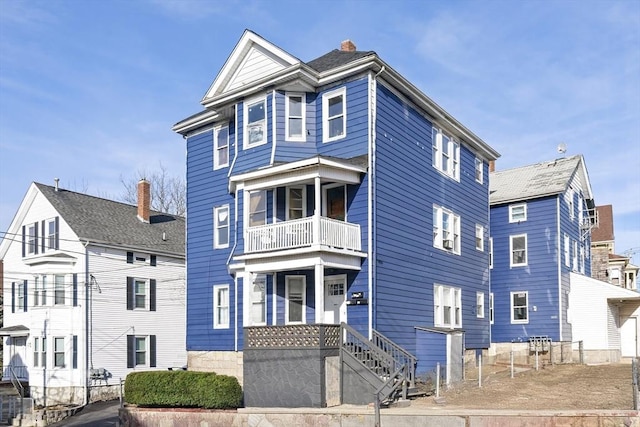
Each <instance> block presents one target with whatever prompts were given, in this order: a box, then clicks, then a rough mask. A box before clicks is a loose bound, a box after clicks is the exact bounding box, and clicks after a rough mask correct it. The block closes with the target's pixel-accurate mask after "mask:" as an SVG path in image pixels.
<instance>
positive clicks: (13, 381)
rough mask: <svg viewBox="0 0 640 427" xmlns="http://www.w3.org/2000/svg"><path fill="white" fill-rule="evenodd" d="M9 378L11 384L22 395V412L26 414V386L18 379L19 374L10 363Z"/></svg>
mask: <svg viewBox="0 0 640 427" xmlns="http://www.w3.org/2000/svg"><path fill="white" fill-rule="evenodd" d="M9 378H10V379H11V384H12V385H13V387H14V388H15V389H16V391H17V392H18V394H19V395H20V413H21V414H24V386H23V385H22V383H21V382H20V380H19V379H18V376H17V375H16V373H15V371H14V370H13V367H12V366H10V365H9Z"/></svg>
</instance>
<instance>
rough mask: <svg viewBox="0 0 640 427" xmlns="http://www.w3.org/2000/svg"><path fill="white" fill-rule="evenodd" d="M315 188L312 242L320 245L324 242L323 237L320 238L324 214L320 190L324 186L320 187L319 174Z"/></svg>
mask: <svg viewBox="0 0 640 427" xmlns="http://www.w3.org/2000/svg"><path fill="white" fill-rule="evenodd" d="M313 189H314V193H313V195H314V196H315V198H314V200H315V206H314V208H315V209H314V211H313V238H312V239H311V242H312V244H315V245H319V244H320V243H321V242H322V239H321V238H320V216H321V215H322V208H321V203H322V201H321V200H320V191H322V188H321V187H320V177H319V176H316V177H315V178H314V180H313Z"/></svg>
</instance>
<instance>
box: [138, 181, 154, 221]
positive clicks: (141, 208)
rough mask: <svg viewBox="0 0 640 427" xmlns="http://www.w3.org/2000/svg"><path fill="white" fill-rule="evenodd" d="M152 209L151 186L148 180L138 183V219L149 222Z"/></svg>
mask: <svg viewBox="0 0 640 427" xmlns="http://www.w3.org/2000/svg"><path fill="white" fill-rule="evenodd" d="M150 209H151V184H150V183H149V181H147V180H146V179H141V180H140V181H138V219H139V220H140V221H142V222H146V223H148V222H149V212H150Z"/></svg>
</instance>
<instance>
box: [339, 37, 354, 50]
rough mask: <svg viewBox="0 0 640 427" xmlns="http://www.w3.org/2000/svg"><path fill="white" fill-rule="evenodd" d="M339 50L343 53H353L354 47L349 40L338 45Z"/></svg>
mask: <svg viewBox="0 0 640 427" xmlns="http://www.w3.org/2000/svg"><path fill="white" fill-rule="evenodd" d="M340 50H341V51H343V52H355V51H356V45H355V44H353V42H352V41H351V40H345V41H343V42H342V43H340Z"/></svg>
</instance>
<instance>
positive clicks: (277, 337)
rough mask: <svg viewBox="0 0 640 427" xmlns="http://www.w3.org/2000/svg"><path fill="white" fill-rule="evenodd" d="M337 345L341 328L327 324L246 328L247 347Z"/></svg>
mask: <svg viewBox="0 0 640 427" xmlns="http://www.w3.org/2000/svg"><path fill="white" fill-rule="evenodd" d="M322 332H324V340H323V341H324V342H323V343H322V347H337V346H338V344H339V340H340V328H339V327H338V326H327V325H286V326H260V327H250V328H245V346H246V348H300V347H315V348H318V347H320V346H321V343H320V337H321V333H322Z"/></svg>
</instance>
